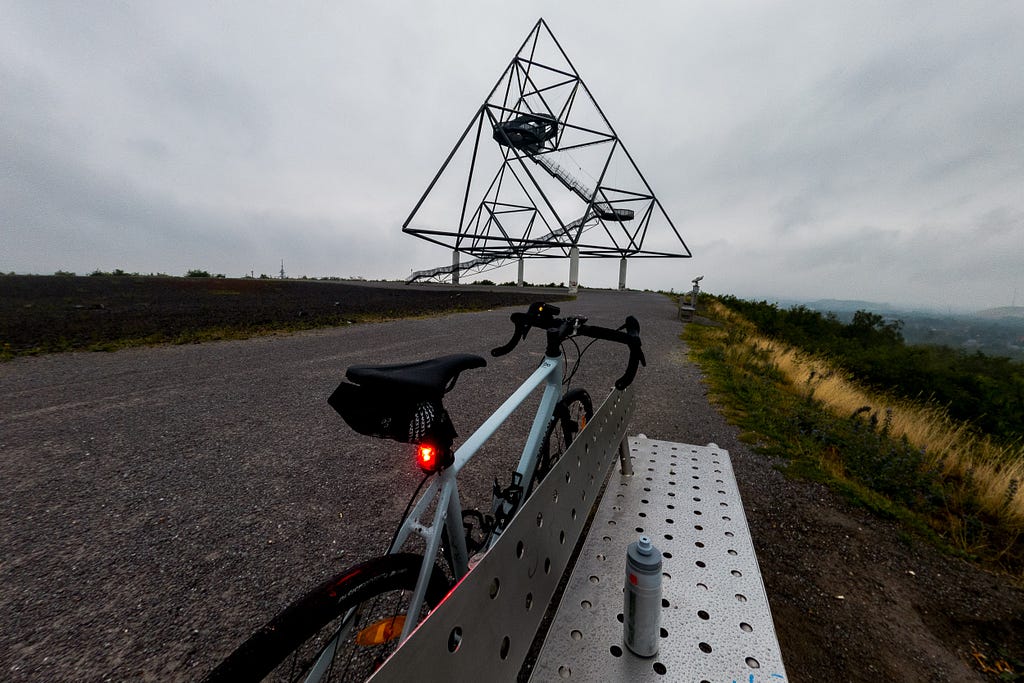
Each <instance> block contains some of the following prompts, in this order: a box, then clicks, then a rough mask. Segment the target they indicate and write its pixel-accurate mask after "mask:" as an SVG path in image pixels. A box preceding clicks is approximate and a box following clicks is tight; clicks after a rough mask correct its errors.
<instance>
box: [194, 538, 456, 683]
mask: <svg viewBox="0 0 1024 683" xmlns="http://www.w3.org/2000/svg"><path fill="white" fill-rule="evenodd" d="M422 563H423V558H422V557H421V556H420V555H415V554H410V553H400V554H395V555H384V556H382V557H377V558H374V559H372V560H369V561H367V562H363V563H362V564H358V565H356V566H354V567H351V568H350V569H348V570H346V571H344V572H342V573H340V574H338V575H337V576H335V577H333V578H331V579H329V580H327V581H325V582H324V583H322V584H320V585H319V586H317V587H316V588H314V589H313V590H312V591H310V592H309V593H307V594H306V595H305V596H303V597H302V598H300V599H299V600H296V601H295V602H293V603H292V604H291V605H289V606H288V607H286V608H285V609H284V611H282V612H281V613H280V614H278V615H277V616H276V617H274V618H273V619H271V620H270V622H268V623H267V624H266V625H265V626H264V627H263V628H261V629H260V630H259V631H257V632H256V633H254V634H253V635H252V636H250V637H249V638H248V639H247V640H246V641H245V642H243V643H242V644H241V645H239V646H238V648H237V649H236V650H235V651H234V652H232V653H231V654H230V655H229V656H228V658H227V659H225V660H224V661H223V662H221V663H220V664H219V665H218V666H217V667H216V668H215V669H214V670H213V671H211V672H210V673H209V674H208V675H207V676H206V678H205V679H203V680H204V681H206V682H208V683H213V682H214V681H298V680H314V681H355V682H359V681H365V680H366V679H367V678H369V677H370V675H371V674H373V672H374V671H376V670H377V669H378V668H379V667H380V665H381V664H383V663H384V660H386V659H387V658H388V656H390V655H391V653H392V652H393V651H394V650H395V648H397V647H398V639H399V637H400V636H401V633H402V626H403V625H404V622H405V618H406V611H407V610H408V604H409V600H410V598H411V597H412V591H413V589H414V588H415V586H416V579H417V577H418V575H419V570H420V566H421V565H422ZM449 588H450V583H449V581H448V579H447V578H446V577H445V576H444V573H443V572H441V571H440V570H439V569H438V568H437V567H434V571H433V574H432V575H431V578H430V583H429V585H428V587H427V595H426V600H425V603H426V604H425V605H424V607H423V610H422V611H421V614H419V615H417V617H416V618H417V621H419V620H420V619H423V618H424V617H425V616H426V614H427V612H429V610H430V609H433V608H434V607H435V606H436V605H437V604H438V603H439V602H441V600H442V599H443V598H444V596H445V595H447V593H448V590H449Z"/></svg>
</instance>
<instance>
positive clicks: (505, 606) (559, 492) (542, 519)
mask: <svg viewBox="0 0 1024 683" xmlns="http://www.w3.org/2000/svg"><path fill="white" fill-rule="evenodd" d="M632 412H633V393H632V389H631V388H630V389H626V391H623V392H620V391H612V393H611V394H610V395H609V397H608V398H607V400H605V402H604V404H603V405H602V406H601V408H600V409H599V410H598V411H597V413H596V414H595V415H594V417H593V418H592V419H591V420H590V422H588V423H587V426H586V428H585V429H584V430H583V431H582V432H580V434H579V435H578V436H577V438H576V440H575V441H574V442H573V443H572V445H571V446H570V447H569V449H568V450H567V451H566V452H565V454H564V455H563V456H562V457H561V458H560V459H559V461H558V463H557V464H556V465H555V467H554V468H553V469H552V471H551V472H550V473H549V474H548V476H547V477H545V479H544V481H543V482H542V483H541V485H540V486H539V487H537V489H536V490H535V491H534V494H533V495H532V496H531V497H530V498H529V499H528V500H527V501H526V503H525V505H524V506H523V507H522V509H521V510H520V511H519V513H518V514H517V515H516V517H515V519H514V520H513V521H512V523H511V524H510V525H509V527H508V529H506V531H505V533H504V534H502V537H501V539H500V540H499V541H498V543H496V544H495V545H494V547H492V548H491V549H490V550H489V551H488V552H487V554H486V555H485V556H484V557H483V558H482V559H481V560H480V562H479V563H478V564H477V565H476V566H475V567H474V568H473V569H472V570H471V571H470V573H469V574H467V575H466V577H465V578H464V579H463V580H462V581H461V582H460V583H459V585H458V586H457V587H456V588H455V589H454V590H453V591H452V593H451V594H450V595H449V596H448V597H447V598H446V599H445V601H444V602H443V603H441V605H440V606H438V608H437V609H436V610H435V611H434V612H433V613H432V614H431V615H430V617H428V618H427V619H426V620H425V621H424V622H423V623H422V624H421V625H420V626H419V628H417V629H416V631H414V632H413V634H412V635H411V636H410V637H409V639H408V640H407V641H406V642H405V643H404V644H403V645H402V646H401V647H400V648H399V649H398V650H397V651H396V652H395V653H394V655H392V657H391V658H390V659H389V660H388V661H387V662H386V663H385V664H384V666H383V667H381V668H380V670H378V671H377V673H376V674H375V675H374V676H373V677H372V679H371V680H372V681H374V683H380V682H381V681H410V680H415V681H445V682H446V683H450V682H451V681H482V680H486V681H514V680H515V679H516V676H517V675H518V673H519V669H520V667H521V666H522V663H523V660H524V658H525V657H526V653H527V651H528V650H529V647H530V644H531V643H532V641H533V637H534V635H535V634H536V632H537V628H538V626H539V625H540V621H541V619H542V618H543V616H544V612H545V611H546V610H547V606H548V604H549V603H550V602H551V597H552V595H553V594H554V591H555V588H556V587H557V585H558V582H559V580H560V579H561V577H562V574H563V573H564V571H565V568H566V565H567V564H568V561H569V557H570V555H571V554H572V550H573V547H574V546H575V545H576V541H577V540H578V538H579V536H580V533H581V531H582V529H583V525H584V522H585V521H586V519H587V515H588V513H589V511H590V509H591V508H592V507H593V505H594V502H595V500H596V498H597V494H598V493H599V492H600V489H601V485H602V483H603V482H604V479H605V477H606V476H607V473H608V469H609V467H610V466H611V465H612V463H614V462H617V461H618V453H619V444H620V443H621V441H622V439H623V438H624V435H625V431H626V426H627V425H628V423H629V418H630V416H631V415H632Z"/></svg>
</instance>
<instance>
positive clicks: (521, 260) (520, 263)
mask: <svg viewBox="0 0 1024 683" xmlns="http://www.w3.org/2000/svg"><path fill="white" fill-rule="evenodd" d="M525 260H526V259H524V258H523V257H522V256H520V257H519V280H517V281H516V285H517V286H519V287H522V286H523V263H524V262H525Z"/></svg>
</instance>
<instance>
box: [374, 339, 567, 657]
mask: <svg viewBox="0 0 1024 683" xmlns="http://www.w3.org/2000/svg"><path fill="white" fill-rule="evenodd" d="M563 372H564V362H563V359H562V357H561V356H559V357H557V358H547V357H545V358H544V361H543V362H542V363H541V364H540V367H538V368H537V369H536V370H534V372H533V374H532V375H530V377H529V378H527V379H526V381H525V382H523V383H522V384H521V385H520V386H519V388H518V389H516V391H515V392H514V393H513V394H512V395H511V396H509V397H508V398H507V399H506V400H505V402H504V403H502V404H501V405H500V406H499V407H498V409H497V410H495V411H494V413H493V414H492V415H491V416H490V417H488V418H487V419H486V420H485V421H484V423H483V424H482V425H480V426H479V427H478V428H477V429H476V431H475V432H473V434H472V435H471V436H470V437H469V438H468V439H466V441H465V442H464V443H463V444H462V446H460V447H459V448H458V450H456V451H455V462H454V464H453V465H452V466H451V467H449V468H447V469H445V470H444V471H442V472H440V473H439V474H438V477H437V479H435V480H434V481H432V482H431V483H430V486H428V487H427V490H426V491H424V492H423V495H422V496H420V498H419V500H417V501H416V504H415V505H414V506H413V509H412V510H411V511H410V513H409V515H408V516H407V517H406V518H405V519H403V520H402V526H401V527H399V530H398V533H397V534H396V535H395V540H394V542H393V543H392V544H391V547H390V548H389V549H388V553H397V552H398V551H399V549H400V548H401V547H402V546H403V545H405V542H406V541H407V540H408V539H409V536H410V535H411V534H412V533H413V532H415V533H417V534H419V535H420V536H421V537H423V540H424V541H425V542H426V544H427V547H426V548H425V549H424V552H423V564H422V566H421V567H420V573H419V578H418V579H417V581H416V588H415V590H414V591H413V595H412V599H411V600H410V601H409V611H408V612H407V613H406V616H407V618H406V620H405V624H404V626H403V627H402V636H401V640H402V642H404V641H405V639H406V638H408V637H409V634H410V633H412V631H413V629H414V628H415V627H416V625H417V623H416V619H415V618H412V617H409V615H414V614H419V611H420V608H421V607H422V605H423V599H424V597H425V596H426V592H427V585H428V583H429V581H430V575H431V572H432V571H433V568H434V563H435V562H436V561H437V554H438V550H439V548H440V546H441V527H442V525H444V526H445V527H447V529H448V538H449V540H450V542H451V543H452V544H453V548H452V550H453V552H452V555H453V560H454V564H455V566H454V567H453V568H452V569H453V570H454V571H455V574H456V579H461V578H462V577H463V576H465V574H466V573H467V572H468V571H469V557H468V551H467V550H466V539H465V538H464V537H463V533H464V530H463V528H462V502H461V500H460V498H459V485H458V483H457V481H456V478H457V476H458V473H459V471H460V470H461V469H462V467H463V466H464V465H465V464H466V463H467V462H469V460H470V459H471V458H472V457H473V456H474V455H476V453H477V451H478V450H480V447H481V446H483V445H484V444H485V443H486V442H487V441H488V440H489V439H490V438H491V437H492V436H493V435H494V433H495V432H496V431H497V430H498V428H499V427H500V426H501V425H502V424H504V422H505V421H506V420H507V419H508V418H509V417H510V416H511V415H512V413H514V412H515V411H516V409H518V408H519V406H521V405H522V404H523V402H524V401H525V400H526V399H527V398H528V397H529V396H530V394H532V393H533V391H534V390H535V389H537V388H538V387H540V386H542V385H543V386H544V394H543V395H542V396H541V400H540V405H539V406H538V407H537V414H536V415H535V416H534V418H533V425H532V426H531V428H530V434H529V436H528V437H527V439H526V444H525V446H523V453H522V455H521V456H520V458H519V464H518V466H517V467H516V472H517V473H519V474H520V475H521V476H522V481H523V482H526V485H528V482H529V481H530V480H531V478H532V477H533V473H534V470H535V469H536V466H537V454H538V452H539V451H540V446H541V440H542V439H543V438H544V430H545V428H546V427H547V424H548V422H549V421H550V420H551V417H552V415H554V410H555V404H556V403H557V402H558V399H559V397H560V395H561V387H562V375H563ZM435 500H436V501H437V505H436V507H435V508H434V513H433V519H432V522H431V525H430V526H429V527H427V526H424V525H423V524H422V523H421V522H420V521H419V520H420V518H421V517H422V516H423V515H424V514H425V513H426V511H427V509H428V508H429V507H430V504H431V503H432V502H433V501H435ZM498 536H499V534H498V533H496V534H494V536H493V537H492V539H491V545H493V543H494V542H495V540H496V539H497V537H498Z"/></svg>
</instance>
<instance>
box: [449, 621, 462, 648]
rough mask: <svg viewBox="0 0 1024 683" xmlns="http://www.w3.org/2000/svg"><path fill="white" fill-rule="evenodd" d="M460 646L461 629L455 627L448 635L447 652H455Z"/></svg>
mask: <svg viewBox="0 0 1024 683" xmlns="http://www.w3.org/2000/svg"><path fill="white" fill-rule="evenodd" d="M459 645H462V627H461V626H456V627H455V628H453V629H452V630H451V632H450V633H449V634H448V652H455V651H456V650H458V649H459Z"/></svg>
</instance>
